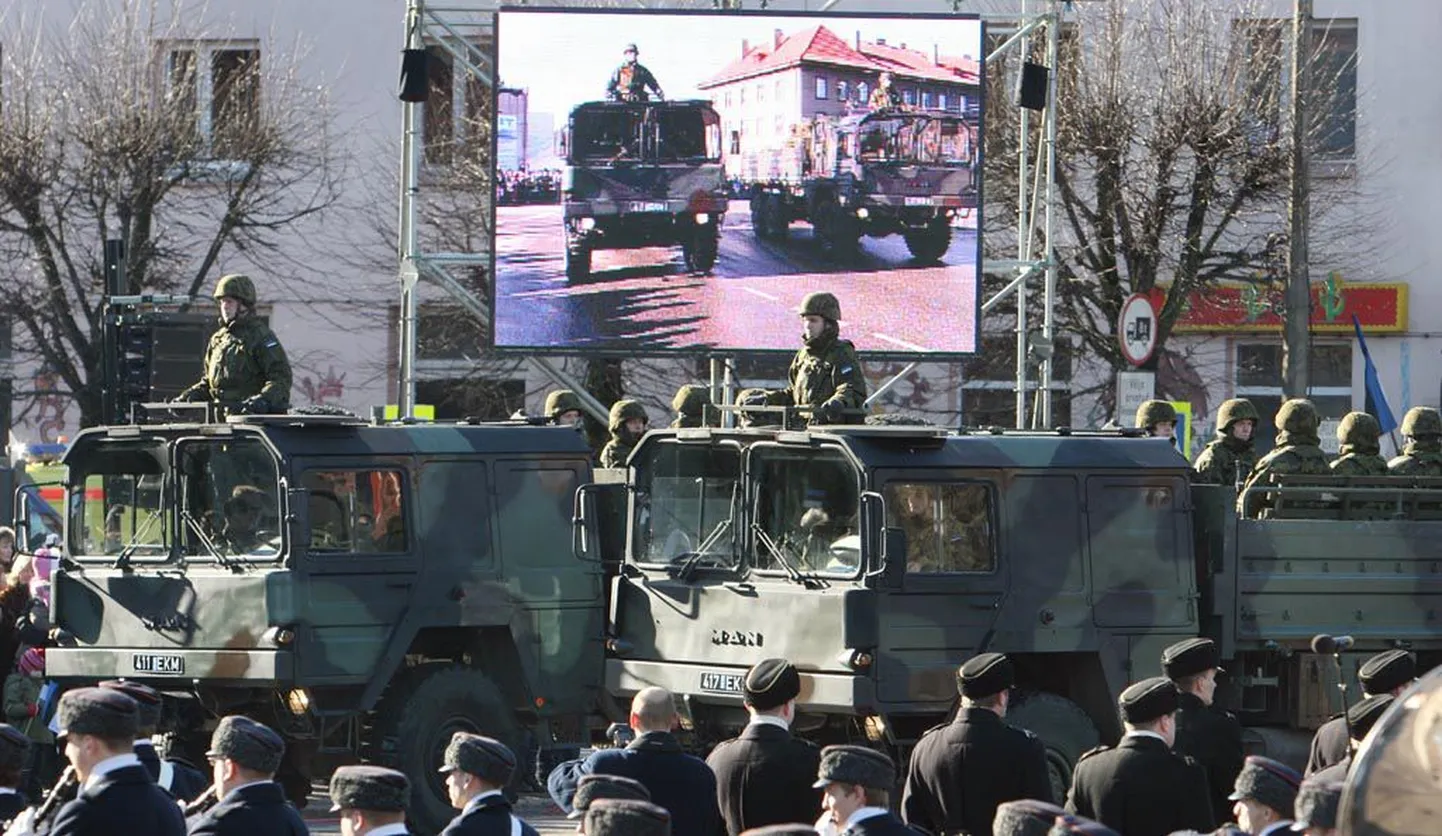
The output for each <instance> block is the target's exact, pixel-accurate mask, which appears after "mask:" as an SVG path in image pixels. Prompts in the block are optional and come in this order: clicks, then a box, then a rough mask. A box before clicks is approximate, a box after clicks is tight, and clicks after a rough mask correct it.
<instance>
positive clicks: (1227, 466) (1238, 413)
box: [1173, 398, 1259, 485]
mask: <svg viewBox="0 0 1442 836" xmlns="http://www.w3.org/2000/svg"><path fill="white" fill-rule="evenodd" d="M1173 414H1174V415H1175V413H1173ZM1258 420H1259V416H1258V415H1257V408H1256V407H1255V406H1253V405H1252V402H1251V401H1249V400H1247V399H1246V398H1232V399H1231V400H1226V401H1223V402H1222V405H1221V406H1220V407H1219V408H1218V409H1217V437H1216V439H1214V440H1213V441H1211V442H1210V443H1208V444H1207V446H1206V448H1205V449H1203V450H1202V452H1201V453H1199V454H1197V460H1196V461H1195V462H1193V463H1192V470H1193V471H1195V475H1194V476H1193V478H1192V481H1193V482H1194V483H1195V484H1198V485H1235V484H1237V483H1238V482H1240V481H1242V480H1244V479H1246V478H1247V477H1248V476H1249V475H1251V473H1252V468H1254V467H1256V466H1257V452H1256V450H1253V449H1252V439H1251V438H1250V437H1249V438H1247V440H1245V441H1243V440H1242V439H1240V438H1237V437H1236V436H1234V435H1232V428H1233V427H1234V426H1236V424H1237V422H1238V421H1252V422H1253V424H1254V425H1255V423H1256V422H1257V421H1258Z"/></svg>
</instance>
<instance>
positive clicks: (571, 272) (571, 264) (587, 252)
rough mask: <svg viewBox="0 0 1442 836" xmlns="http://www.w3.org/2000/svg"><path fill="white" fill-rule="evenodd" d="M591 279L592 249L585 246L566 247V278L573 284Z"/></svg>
mask: <svg viewBox="0 0 1442 836" xmlns="http://www.w3.org/2000/svg"><path fill="white" fill-rule="evenodd" d="M590 277H591V248H590V247H588V246H586V245H585V244H567V245H566V278H567V279H570V280H571V281H573V282H580V281H585V280H586V279H588V278H590Z"/></svg>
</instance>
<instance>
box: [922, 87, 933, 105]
mask: <svg viewBox="0 0 1442 836" xmlns="http://www.w3.org/2000/svg"><path fill="white" fill-rule="evenodd" d="M931 105H932V97H931V91H930V90H922V91H921V107H922V109H924V110H931Z"/></svg>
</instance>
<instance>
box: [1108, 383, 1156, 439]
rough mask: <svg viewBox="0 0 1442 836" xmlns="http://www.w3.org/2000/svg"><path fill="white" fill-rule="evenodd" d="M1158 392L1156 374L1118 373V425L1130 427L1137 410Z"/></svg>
mask: <svg viewBox="0 0 1442 836" xmlns="http://www.w3.org/2000/svg"><path fill="white" fill-rule="evenodd" d="M1156 392H1157V374H1156V372H1117V424H1118V425H1120V426H1123V427H1130V426H1131V425H1132V419H1133V418H1135V417H1136V414H1137V409H1138V408H1140V407H1141V405H1142V404H1143V403H1145V402H1146V401H1149V400H1151V399H1152V398H1154V397H1156Z"/></svg>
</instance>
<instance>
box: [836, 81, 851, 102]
mask: <svg viewBox="0 0 1442 836" xmlns="http://www.w3.org/2000/svg"><path fill="white" fill-rule="evenodd" d="M850 95H851V83H850V82H848V81H838V82H836V100H837V101H838V102H844V101H846V99H847V97H848V96H850Z"/></svg>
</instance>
